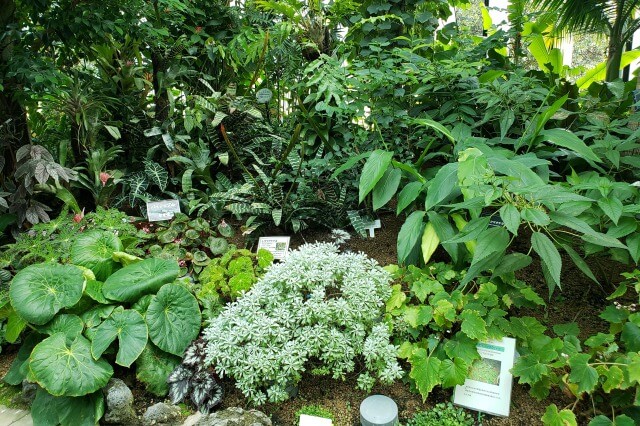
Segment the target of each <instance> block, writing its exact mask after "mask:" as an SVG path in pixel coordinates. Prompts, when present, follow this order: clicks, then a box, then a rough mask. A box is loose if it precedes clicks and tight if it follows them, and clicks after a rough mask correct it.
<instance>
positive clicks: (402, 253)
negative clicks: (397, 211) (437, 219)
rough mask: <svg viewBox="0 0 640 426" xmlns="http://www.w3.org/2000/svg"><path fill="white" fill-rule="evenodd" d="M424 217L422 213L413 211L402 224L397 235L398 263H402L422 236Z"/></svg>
mask: <svg viewBox="0 0 640 426" xmlns="http://www.w3.org/2000/svg"><path fill="white" fill-rule="evenodd" d="M424 215H425V212H423V211H415V212H413V213H411V214H410V215H409V217H408V218H407V220H405V221H404V223H403V224H402V227H401V228H400V232H399V233H398V243H397V249H398V263H404V261H405V260H406V259H407V257H408V256H409V254H410V253H411V250H413V248H414V247H415V246H416V244H418V240H419V239H420V237H421V236H422V229H423V224H422V219H423V218H424Z"/></svg>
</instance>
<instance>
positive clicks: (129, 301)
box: [4, 230, 201, 424]
mask: <svg viewBox="0 0 640 426" xmlns="http://www.w3.org/2000/svg"><path fill="white" fill-rule="evenodd" d="M121 250H122V243H121V242H120V240H119V239H118V237H117V236H115V235H114V234H113V233H110V232H105V231H98V230H95V231H89V232H86V233H82V234H80V236H79V237H78V238H77V239H76V241H75V242H74V243H73V245H72V247H71V259H70V261H71V263H70V264H60V263H41V264H35V265H30V266H28V267H26V268H24V269H23V270H21V271H20V272H18V274H16V276H15V277H14V278H13V280H12V281H11V287H10V290H9V296H10V300H11V307H12V308H13V309H14V310H15V312H16V313H17V315H18V317H19V318H20V320H21V323H20V324H21V326H22V329H25V330H28V331H29V332H28V333H25V335H24V340H23V342H24V343H23V345H22V347H21V348H20V352H19V354H18V357H17V358H16V360H15V361H14V363H13V364H12V366H11V368H10V370H9V372H8V373H7V375H6V376H5V378H4V380H5V381H6V382H7V383H10V384H13V385H17V384H20V383H21V382H22V381H23V380H25V379H26V380H28V381H31V382H35V383H37V384H38V385H39V386H40V388H39V389H38V392H37V395H36V399H35V401H34V403H33V406H32V414H33V417H34V421H35V422H36V423H37V422H40V423H42V424H51V422H53V423H54V424H57V423H62V424H72V423H73V424H95V423H96V422H98V420H99V419H100V418H101V417H102V415H103V413H104V404H103V398H102V394H101V389H102V388H103V387H104V386H106V384H107V382H108V381H109V379H110V377H111V376H112V375H113V367H112V365H111V362H115V363H116V364H118V365H120V366H123V367H126V368H128V367H130V366H131V365H133V363H134V362H135V363H136V367H137V376H138V378H139V379H140V380H141V381H143V382H145V384H146V385H147V388H148V389H149V391H151V392H153V393H156V394H158V395H164V394H165V393H166V392H167V384H166V379H167V376H168V375H169V373H170V372H171V371H172V370H173V368H174V367H175V366H176V365H177V364H178V363H179V362H180V358H179V356H181V355H182V353H183V352H184V350H185V348H186V347H187V346H188V345H189V343H190V342H191V340H193V339H194V338H196V337H197V335H198V333H199V331H200V325H201V323H200V321H201V320H200V310H199V308H198V302H197V301H196V299H195V297H194V296H193V295H192V294H191V293H190V292H189V291H188V290H187V289H186V288H185V287H183V286H181V285H179V284H176V283H174V281H175V279H176V278H177V277H178V274H179V267H178V264H177V263H176V262H175V261H171V260H164V259H157V258H149V259H144V260H142V259H139V258H136V257H135V256H131V255H128V254H127V253H124V252H122V251H121ZM116 340H117V341H118V344H117V345H115V344H114V343H115V341H116ZM52 407H56V409H55V410H53V409H52ZM52 416H55V418H52Z"/></svg>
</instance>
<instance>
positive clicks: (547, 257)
mask: <svg viewBox="0 0 640 426" xmlns="http://www.w3.org/2000/svg"><path fill="white" fill-rule="evenodd" d="M531 246H532V247H533V250H534V251H535V252H536V253H538V256H540V259H542V262H543V263H544V265H545V266H546V267H547V270H548V271H549V274H550V277H551V279H552V280H553V283H554V284H555V285H556V286H558V288H560V287H561V286H560V272H561V270H562V258H561V257H560V252H558V249H557V248H556V246H555V245H554V244H553V242H551V240H550V239H549V237H547V236H546V235H544V234H543V233H541V232H534V233H533V234H532V235H531Z"/></svg>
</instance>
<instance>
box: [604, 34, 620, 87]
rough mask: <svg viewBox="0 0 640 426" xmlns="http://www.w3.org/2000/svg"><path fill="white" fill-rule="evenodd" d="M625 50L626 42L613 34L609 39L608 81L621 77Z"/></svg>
mask: <svg viewBox="0 0 640 426" xmlns="http://www.w3.org/2000/svg"><path fill="white" fill-rule="evenodd" d="M623 50H624V44H623V43H622V42H620V41H618V40H615V39H614V37H613V36H612V37H611V38H610V39H609V49H608V51H607V74H606V81H614V80H616V79H617V78H619V77H620V63H621V62H622V52H623Z"/></svg>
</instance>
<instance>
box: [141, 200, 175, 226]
mask: <svg viewBox="0 0 640 426" xmlns="http://www.w3.org/2000/svg"><path fill="white" fill-rule="evenodd" d="M176 213H180V201H178V200H163V201H150V202H148V203H147V220H148V221H149V222H159V221H161V220H171V219H173V216H175V214H176Z"/></svg>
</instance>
